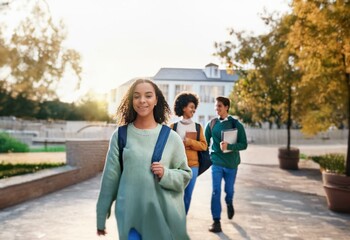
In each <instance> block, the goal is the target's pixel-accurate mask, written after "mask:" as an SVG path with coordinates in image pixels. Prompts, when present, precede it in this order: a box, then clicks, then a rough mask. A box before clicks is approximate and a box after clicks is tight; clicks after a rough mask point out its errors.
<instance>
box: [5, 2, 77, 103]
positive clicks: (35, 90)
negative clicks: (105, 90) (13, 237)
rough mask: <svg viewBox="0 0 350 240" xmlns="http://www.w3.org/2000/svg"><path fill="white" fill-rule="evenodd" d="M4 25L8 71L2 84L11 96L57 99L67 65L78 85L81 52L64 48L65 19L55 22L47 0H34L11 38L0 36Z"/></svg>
mask: <svg viewBox="0 0 350 240" xmlns="http://www.w3.org/2000/svg"><path fill="white" fill-rule="evenodd" d="M5 27H6V26H5V25H1V26H0V53H1V54H0V71H2V72H6V74H4V75H5V76H4V77H3V78H2V79H0V82H1V84H0V87H2V88H3V89H5V91H7V92H8V93H10V95H11V96H12V97H14V98H16V97H17V96H18V95H21V96H22V97H24V98H27V99H29V100H34V101H42V100H44V99H54V98H56V93H55V88H56V87H57V85H58V84H59V82H60V81H61V79H62V78H63V76H64V74H65V72H66V70H67V68H68V67H70V68H71V70H73V72H74V73H75V75H76V76H77V84H78V85H79V83H80V81H81V78H80V74H81V66H80V54H79V53H78V52H76V51H75V50H73V49H67V48H65V47H64V45H63V43H64V40H65V38H66V32H65V26H64V24H63V23H62V21H61V22H60V23H59V24H58V25H55V23H54V21H53V20H52V18H51V16H50V11H49V8H48V5H47V4H46V2H45V1H44V0H42V1H36V2H35V4H34V7H33V8H32V10H31V12H30V13H29V14H28V16H27V17H26V18H25V19H24V20H23V21H21V22H20V24H19V25H18V26H17V27H16V28H15V29H14V32H13V34H12V36H11V38H10V39H5V37H4V35H1V32H4V31H5ZM72 80H74V79H72ZM78 85H77V86H78Z"/></svg>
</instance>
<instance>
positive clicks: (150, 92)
mask: <svg viewBox="0 0 350 240" xmlns="http://www.w3.org/2000/svg"><path fill="white" fill-rule="evenodd" d="M150 93H151V94H153V92H152V91H149V92H145V94H150ZM134 94H141V93H139V92H134Z"/></svg>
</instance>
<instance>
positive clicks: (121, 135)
mask: <svg viewBox="0 0 350 240" xmlns="http://www.w3.org/2000/svg"><path fill="white" fill-rule="evenodd" d="M127 129H128V125H123V126H120V127H118V148H119V165H120V172H123V151H124V147H125V145H126V136H127V134H126V133H127Z"/></svg>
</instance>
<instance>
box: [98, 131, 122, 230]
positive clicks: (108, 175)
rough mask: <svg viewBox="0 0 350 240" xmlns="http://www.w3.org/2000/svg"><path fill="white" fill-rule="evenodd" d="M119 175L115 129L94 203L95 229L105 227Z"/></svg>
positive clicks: (116, 189)
mask: <svg viewBox="0 0 350 240" xmlns="http://www.w3.org/2000/svg"><path fill="white" fill-rule="evenodd" d="M120 175H121V171H120V165H119V148H118V134H117V131H116V132H114V134H113V135H112V137H111V140H110V143H109V148H108V152H107V156H106V161H105V166H104V170H103V174H102V180H101V186H100V193H99V196H98V200H97V205H96V216H97V229H100V230H103V229H105V223H106V219H107V218H108V217H109V216H110V212H111V206H112V203H113V202H114V200H115V199H116V196H117V192H118V187H119V180H120Z"/></svg>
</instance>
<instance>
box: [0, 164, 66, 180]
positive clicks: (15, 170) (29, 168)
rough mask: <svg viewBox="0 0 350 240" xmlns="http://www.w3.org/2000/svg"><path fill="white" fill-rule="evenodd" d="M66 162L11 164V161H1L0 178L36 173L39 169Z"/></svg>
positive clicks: (58, 165)
mask: <svg viewBox="0 0 350 240" xmlns="http://www.w3.org/2000/svg"><path fill="white" fill-rule="evenodd" d="M64 165H65V164H64V163H37V164H35V163H33V164H24V163H18V164H11V163H3V162H1V163H0V179H2V178H8V177H12V176H17V175H23V174H27V173H35V172H37V171H40V170H43V169H47V168H55V167H61V166H64Z"/></svg>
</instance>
